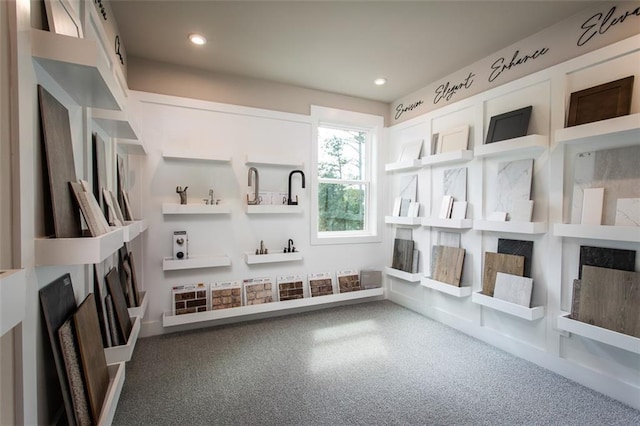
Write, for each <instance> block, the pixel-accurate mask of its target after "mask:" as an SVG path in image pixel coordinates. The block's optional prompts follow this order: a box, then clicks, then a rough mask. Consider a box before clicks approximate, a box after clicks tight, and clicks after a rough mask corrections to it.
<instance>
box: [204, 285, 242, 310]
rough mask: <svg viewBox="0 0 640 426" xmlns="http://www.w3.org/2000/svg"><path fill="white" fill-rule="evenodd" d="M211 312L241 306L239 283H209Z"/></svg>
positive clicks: (240, 287)
mask: <svg viewBox="0 0 640 426" xmlns="http://www.w3.org/2000/svg"><path fill="white" fill-rule="evenodd" d="M210 289H211V310H218V309H229V308H238V307H240V306H242V284H241V283H240V281H222V282H217V283H211V285H210Z"/></svg>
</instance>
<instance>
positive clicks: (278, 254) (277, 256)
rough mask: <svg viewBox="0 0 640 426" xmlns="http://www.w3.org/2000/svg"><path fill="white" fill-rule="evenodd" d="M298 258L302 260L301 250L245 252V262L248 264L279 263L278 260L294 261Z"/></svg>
mask: <svg viewBox="0 0 640 426" xmlns="http://www.w3.org/2000/svg"><path fill="white" fill-rule="evenodd" d="M296 260H302V253H300V252H299V251H296V252H293V253H284V252H283V251H282V250H276V251H274V252H272V253H269V254H254V253H252V252H246V253H245V254H244V262H245V263H246V264H247V265H257V264H261V263H278V262H293V261H296Z"/></svg>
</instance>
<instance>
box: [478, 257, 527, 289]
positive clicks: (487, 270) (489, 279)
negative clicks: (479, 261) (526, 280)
mask: <svg viewBox="0 0 640 426" xmlns="http://www.w3.org/2000/svg"><path fill="white" fill-rule="evenodd" d="M498 272H504V273H505V274H511V275H519V276H522V274H523V273H524V256H518V255H514V254H503V253H491V252H485V254H484V270H483V274H482V294H484V295H486V296H491V297H493V291H494V288H495V285H496V277H497V275H498Z"/></svg>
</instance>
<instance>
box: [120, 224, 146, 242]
mask: <svg viewBox="0 0 640 426" xmlns="http://www.w3.org/2000/svg"><path fill="white" fill-rule="evenodd" d="M147 228H148V224H147V221H146V219H140V220H134V221H131V222H127V223H126V224H125V225H124V226H123V227H122V239H123V241H124V242H125V243H129V242H131V241H133V240H134V239H136V237H138V235H140V234H142V233H143V232H144V231H146V230H147Z"/></svg>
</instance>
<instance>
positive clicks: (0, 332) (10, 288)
mask: <svg viewBox="0 0 640 426" xmlns="http://www.w3.org/2000/svg"><path fill="white" fill-rule="evenodd" d="M26 294H27V282H26V278H25V272H24V269H10V270H6V271H0V336H4V334H5V333H6V332H7V331H9V330H11V329H12V328H13V327H15V326H16V325H17V324H18V323H20V322H22V320H23V319H24V315H25V308H26V304H25V301H26Z"/></svg>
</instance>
